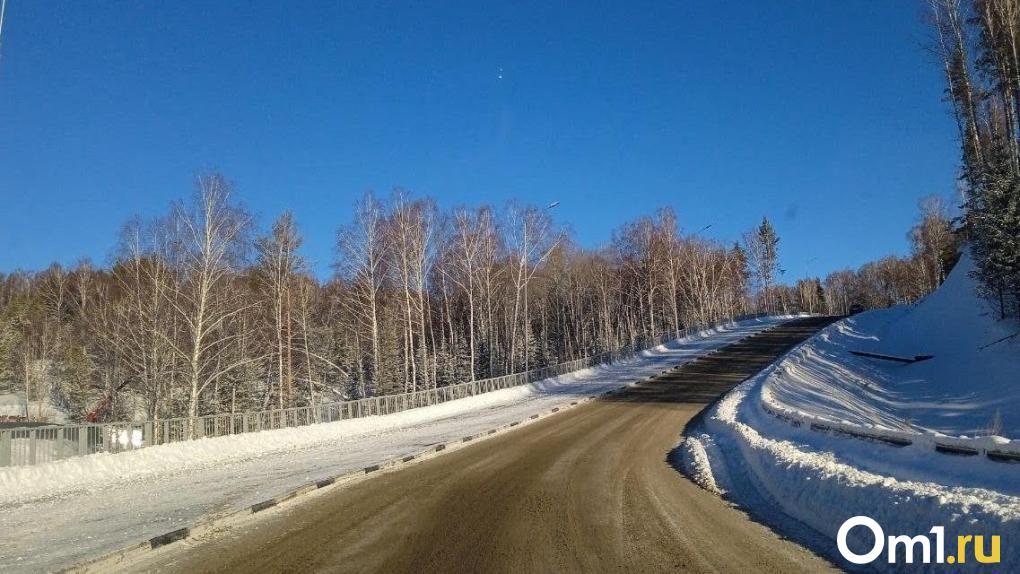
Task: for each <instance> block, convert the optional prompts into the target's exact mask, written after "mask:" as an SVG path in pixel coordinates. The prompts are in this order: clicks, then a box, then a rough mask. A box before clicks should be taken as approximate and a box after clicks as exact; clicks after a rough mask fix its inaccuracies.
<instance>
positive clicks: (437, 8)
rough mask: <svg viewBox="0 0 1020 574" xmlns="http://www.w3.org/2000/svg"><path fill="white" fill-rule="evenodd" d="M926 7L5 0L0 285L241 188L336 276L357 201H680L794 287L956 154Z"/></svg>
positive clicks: (609, 222) (621, 211)
mask: <svg viewBox="0 0 1020 574" xmlns="http://www.w3.org/2000/svg"><path fill="white" fill-rule="evenodd" d="M922 12H923V3H922V2H920V1H918V2H914V1H911V0H895V1H880V0H871V1H823V2H819V1H816V0H810V1H809V0H784V1H782V2H765V1H762V2H737V1H730V2H707V1H702V0H684V1H679V0H676V1H669V2H650V3H643V2H633V1H626V2H618V3H597V2H578V3H575V4H569V3H559V2H545V1H540V2H517V1H515V2H506V3H504V4H502V5H496V3H492V2H467V1H465V2H415V3H410V2H409V3H406V4H403V3H400V4H398V3H390V2H379V1H372V2H363V3H358V2H353V1H352V2H325V1H324V2H310V1H295V2H284V1H280V2H221V1H203V2H189V1H185V0H179V1H174V2H134V1H113V0H105V1H102V2H77V1H65V2H55V1H48V0H8V12H7V21H6V22H5V24H4V30H3V52H2V55H0V271H4V272H7V271H11V270H13V269H15V268H32V269H39V268H43V267H45V266H46V265H48V263H49V262H51V261H54V260H56V261H60V262H64V263H72V262H74V261H75V260H77V259H79V258H80V257H82V256H88V257H91V258H92V259H93V260H95V261H97V262H105V261H106V260H107V258H108V256H109V254H110V252H111V249H112V247H113V245H114V243H115V238H116V233H117V230H118V228H119V227H120V226H121V225H122V224H123V223H124V222H125V221H126V220H127V219H128V218H130V217H131V216H132V215H135V214H138V215H142V216H154V215H157V214H162V213H164V212H165V211H166V209H167V206H168V205H169V203H170V201H171V200H173V199H175V198H179V197H185V196H187V195H188V194H190V193H191V190H192V181H193V178H194V176H195V174H196V173H198V172H200V171H202V170H205V169H207V168H216V169H218V170H220V171H222V172H223V173H225V174H226V175H227V177H228V178H230V179H231V180H233V181H234V182H235V183H236V184H237V186H238V191H239V197H240V198H241V199H242V200H243V202H244V203H245V205H247V206H248V207H249V208H250V209H252V210H253V211H255V212H256V213H258V214H259V215H260V218H261V222H262V223H263V225H268V223H269V222H270V221H271V219H272V218H274V217H275V216H276V214H278V213H279V212H280V211H281V210H283V209H284V208H290V209H292V210H293V211H294V213H295V216H296V218H297V220H298V223H299V224H300V226H301V229H302V231H303V233H304V235H305V238H306V249H305V254H306V255H307V256H308V257H309V258H310V259H312V260H313V262H314V263H315V265H316V269H317V271H318V272H319V274H320V275H322V276H325V275H327V274H328V273H329V264H330V262H331V260H332V258H333V253H334V239H335V232H336V229H337V227H338V226H339V225H341V224H343V223H346V222H348V221H349V220H350V211H351V209H350V208H351V205H352V203H353V202H354V200H355V199H356V198H357V197H359V196H360V195H361V194H362V193H363V192H364V191H366V190H372V191H376V192H379V193H382V194H386V193H388V192H389V190H390V189H391V188H393V187H397V186H399V187H403V188H406V189H408V190H410V191H411V192H413V193H416V194H427V195H431V196H433V197H435V198H436V199H437V200H438V201H439V202H440V205H441V206H443V207H451V206H455V205H460V204H477V203H483V202H484V203H492V204H495V205H502V204H503V203H504V202H505V201H506V200H507V199H510V198H519V199H521V200H523V201H526V202H532V203H536V204H545V203H548V202H550V201H560V202H561V204H560V207H558V208H557V209H556V211H555V216H556V218H557V219H558V220H560V221H563V222H568V223H570V224H571V225H572V227H573V229H574V232H575V236H576V238H577V240H578V241H579V242H580V243H581V244H583V245H586V246H589V247H597V246H599V245H602V244H604V243H605V242H607V241H608V240H609V238H610V234H611V232H612V229H613V228H615V227H616V226H618V225H619V224H621V223H622V222H624V221H626V220H629V219H633V218H635V217H637V216H639V215H641V214H645V213H651V212H652V211H654V209H655V208H656V207H658V206H660V205H671V206H672V207H673V208H674V209H675V210H676V212H677V213H678V215H679V218H680V222H681V224H683V225H684V226H685V227H686V228H687V229H690V230H696V229H699V228H702V227H704V226H706V225H712V227H711V228H710V229H709V230H708V232H707V234H708V235H710V236H712V237H715V238H717V239H722V240H727V241H733V240H735V239H737V238H739V237H740V234H741V232H742V231H744V230H745V229H748V228H750V227H751V226H753V225H755V224H756V223H757V222H758V221H760V219H761V217H762V216H763V215H767V216H769V218H770V219H773V220H774V222H775V225H776V227H777V229H778V231H779V233H780V236H781V238H782V242H781V244H780V246H781V259H782V264H783V266H784V267H786V268H787V269H788V274H787V279H792V278H795V277H799V276H804V275H816V274H817V275H824V274H825V273H826V272H828V271H830V270H834V269H838V268H843V267H846V266H857V265H859V264H861V263H864V262H866V261H868V260H871V259H874V258H877V257H880V256H883V255H886V254H890V253H897V254H905V253H906V252H907V250H908V246H907V242H906V239H905V234H906V231H907V229H908V227H909V226H910V225H911V223H912V221H913V219H914V216H915V211H916V204H917V201H918V199H919V198H920V197H922V196H924V195H929V194H933V193H939V194H944V195H949V194H951V193H952V192H953V189H954V173H955V170H956V165H957V156H958V153H957V144H956V141H955V137H954V126H953V123H952V120H951V118H950V116H949V115H948V112H947V109H946V107H945V105H944V104H943V102H942V79H941V77H940V75H939V69H938V67H937V66H936V65H935V64H934V62H933V60H932V58H931V56H929V55H928V54H927V53H926V52H925V50H924V49H923V47H922V45H923V44H924V42H925V41H926V39H927V37H928V36H927V30H926V29H925V27H924V25H923V23H922V19H921V15H922Z"/></svg>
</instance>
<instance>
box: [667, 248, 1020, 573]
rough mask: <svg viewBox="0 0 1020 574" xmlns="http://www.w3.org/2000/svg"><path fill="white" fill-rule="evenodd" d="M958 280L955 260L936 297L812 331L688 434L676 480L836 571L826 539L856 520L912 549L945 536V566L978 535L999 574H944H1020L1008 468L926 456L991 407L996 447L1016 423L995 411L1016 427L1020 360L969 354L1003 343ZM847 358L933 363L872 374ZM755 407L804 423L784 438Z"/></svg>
mask: <svg viewBox="0 0 1020 574" xmlns="http://www.w3.org/2000/svg"><path fill="white" fill-rule="evenodd" d="M969 267H970V261H969V258H966V257H965V258H964V259H963V260H961V263H960V264H959V265H958V266H957V268H956V269H954V271H953V273H952V275H951V276H950V278H949V280H948V281H947V282H946V284H945V285H944V286H943V288H942V289H940V290H938V291H936V293H934V294H933V295H931V296H930V297H928V298H927V299H926V300H925V301H923V302H921V303H920V304H918V305H916V306H914V307H911V308H895V309H889V310H883V311H872V312H869V313H866V314H863V315H860V316H857V317H853V318H850V319H847V320H844V321H841V322H839V323H837V324H835V325H833V326H831V327H829V328H827V329H825V330H823V331H822V332H821V333H820V334H818V335H816V336H815V337H813V338H812V339H810V340H809V341H808V342H806V343H805V344H803V345H801V346H800V347H798V348H796V349H794V350H793V351H791V352H790V353H788V354H787V355H786V356H785V357H784V358H783V359H782V360H780V361H777V363H775V364H774V365H772V366H771V367H769V368H768V369H766V370H764V371H763V372H762V373H760V374H759V375H757V376H756V377H754V378H752V379H751V380H749V381H747V382H745V383H743V384H741V385H740V386H738V387H737V388H736V389H734V390H733V391H731V392H730V393H729V394H727V395H726V397H725V398H724V399H723V400H721V401H720V402H719V403H718V404H717V405H715V406H714V407H712V408H711V409H710V410H709V411H708V412H707V413H706V415H705V417H704V418H703V422H702V423H701V425H700V426H699V427H697V428H695V429H690V430H689V431H688V436H687V437H686V438H685V440H684V442H683V443H682V444H681V446H680V450H681V453H682V455H683V457H682V458H683V461H682V462H683V464H684V466H685V470H687V471H688V473H689V474H690V475H691V477H692V478H693V479H695V480H696V481H698V482H699V483H701V484H702V485H703V486H705V487H706V488H708V489H710V490H721V491H723V492H725V493H726V495H727V497H728V498H730V499H731V500H734V501H735V502H737V503H739V504H741V505H742V506H744V507H745V508H747V509H748V511H749V512H750V513H751V514H752V515H753V516H756V517H758V518H759V519H761V520H762V521H764V522H766V523H769V524H770V525H772V526H773V527H775V528H776V529H777V530H779V531H781V532H784V533H785V534H787V535H789V536H792V537H794V538H796V539H798V540H800V541H801V542H802V543H805V544H807V545H808V546H810V547H812V548H814V549H815V550H816V551H818V552H820V553H821V554H824V555H826V556H828V557H830V558H831V559H832V560H834V562H835V563H836V564H837V565H839V566H841V567H844V568H849V567H852V566H853V565H852V564H850V563H848V562H847V561H845V560H843V559H842V558H841V557H840V556H839V553H838V551H837V549H836V543H835V539H836V533H837V532H838V529H839V527H840V525H841V524H842V523H843V522H844V521H845V520H846V519H848V518H850V517H853V516H856V515H866V516H870V517H871V518H873V519H875V520H876V521H878V523H879V524H880V525H881V526H882V527H883V529H884V531H885V533H886V535H901V534H907V535H910V536H915V535H918V534H926V533H928V531H929V530H930V529H931V527H933V526H944V527H945V529H946V552H947V555H948V554H952V553H955V550H956V536H957V535H968V534H972V535H979V534H981V535H985V540H986V541H987V540H988V539H989V536H991V535H999V536H1000V537H1001V541H1002V564H1000V565H999V566H997V567H995V566H991V567H990V566H985V565H980V564H976V563H975V561H974V559H973V554H971V557H970V559H969V560H968V563H967V564H965V565H961V564H955V565H953V566H952V569H953V570H955V571H967V570H968V569H974V570H978V571H980V570H982V569H984V570H987V571H995V572H1006V571H1014V572H1015V571H1020V546H1018V545H1020V464H1013V463H1003V462H995V461H992V460H989V459H988V458H987V457H985V456H983V455H978V456H968V457H964V456H955V455H948V454H943V453H937V452H935V451H934V449H933V444H934V443H933V441H934V439H935V437H936V436H940V435H939V434H938V433H960V434H967V433H970V434H975V433H976V432H977V431H978V430H979V429H981V427H982V426H983V425H984V424H985V423H986V418H987V417H989V415H990V414H991V413H994V412H995V410H996V408H1001V412H1002V418H1003V420H1004V421H1007V420H1009V421H1011V422H1009V423H1008V425H1004V429H1005V434H1009V435H1010V436H1014V437H1016V436H1017V431H1018V430H1020V429H1018V421H1017V420H1016V419H1009V418H1007V410H1008V409H1011V410H1010V413H1009V415H1010V416H1012V417H1015V416H1017V415H1016V412H1017V411H1016V408H1017V406H1018V400H1020V399H1018V397H1020V385H1016V383H1017V373H1018V372H1020V355H1018V354H1017V348H1016V343H1012V342H1003V343H999V344H997V345H993V346H991V347H988V348H987V349H984V350H980V349H979V347H980V346H981V345H986V344H988V343H990V342H992V341H995V340H997V339H999V338H1001V337H1002V336H1005V335H1008V334H1009V331H1008V330H1007V329H1006V328H1005V327H1002V326H1000V325H998V324H995V323H994V322H993V321H992V320H990V319H989V318H988V317H986V316H984V315H982V314H981V312H980V311H978V310H976V309H978V308H979V307H978V302H977V301H976V299H975V297H974V295H973V292H972V291H970V287H969V286H968V285H972V282H971V280H970V278H969V277H967V271H969ZM943 317H944V318H945V319H944V320H943ZM1014 328H1015V327H1014ZM849 349H855V350H856V349H860V350H867V351H872V352H879V353H884V354H895V355H915V354H932V355H936V357H935V359H932V360H931V361H928V362H922V363H916V364H913V365H899V364H885V363H877V362H875V361H873V360H871V359H862V358H860V357H855V356H853V355H850V354H849V353H848V350H849ZM765 405H767V406H768V407H769V410H771V411H772V412H773V413H774V412H777V411H780V412H783V413H784V414H786V415H789V416H791V417H792V419H793V420H801V421H803V422H802V424H800V425H799V426H794V425H792V424H791V423H790V422H789V420H783V419H780V418H778V417H776V416H774V414H772V413H770V412H768V411H767V410H766V409H765V408H764V406H765ZM813 421H826V422H832V423H836V424H834V425H833V426H838V427H840V428H843V429H853V428H859V429H862V430H868V431H871V432H877V433H879V434H881V433H883V431H889V433H888V434H891V435H896V436H906V437H911V438H912V440H913V444H911V445H910V446H906V447H895V446H892V445H889V444H885V443H882V442H875V441H868V440H862V439H858V438H853V437H849V436H846V435H838V434H831V433H827V432H819V431H817V430H811V428H810V423H811V422H813ZM939 440H944V439H942V438H940V439H939ZM949 440H950V441H951V440H952V439H949ZM996 442H998V443H1000V445H1001V443H1004V442H1006V441H1005V439H993V438H992V437H984V438H983V439H979V440H977V441H973V442H972V443H971V444H980V445H982V446H987V445H989V444H995V443H996ZM705 459H707V463H706V462H705ZM865 532H866V531H865V530H864V529H861V528H858V529H855V530H854V531H852V535H861V536H860V537H859V538H857V539H856V544H858V545H859V546H856V548H858V549H860V550H859V551H862V550H864V549H867V548H870V540H871V539H870V534H869V535H867V536H865V535H864V534H865ZM865 539H867V542H868V543H869V545H867V546H865ZM851 540H852V541H853V540H854V539H853V538H851ZM987 545H988V542H986V547H987ZM851 547H852V548H853V547H854V545H853V544H851ZM886 559H887V557H886V554H885V553H883V555H882V556H881V557H880V558H879V560H877V561H876V562H874V563H872V564H871V566H872V567H873V568H875V569H877V570H879V571H882V570H889V571H902V570H903V569H904V568H907V569H909V571H911V572H914V571H918V572H921V571H934V570H939V569H941V568H945V567H946V566H937V565H931V566H928V567H925V566H923V565H920V564H917V563H915V564H912V565H909V566H908V565H905V564H902V563H900V564H898V565H890V564H888V562H887V561H886ZM919 559H920V556H918V560H919ZM902 560H903V558H902V549H901V557H900V561H901V562H902Z"/></svg>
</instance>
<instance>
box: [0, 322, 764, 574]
mask: <svg viewBox="0 0 1020 574" xmlns="http://www.w3.org/2000/svg"><path fill="white" fill-rule="evenodd" d="M781 321H782V320H781V319H755V320H750V321H744V322H741V323H740V324H738V325H734V326H730V327H722V328H717V329H714V330H712V331H705V332H703V333H702V334H700V335H699V336H696V337H691V338H688V339H685V340H683V341H680V342H677V343H671V344H669V345H666V346H661V347H658V348H656V349H654V350H652V351H646V352H644V353H642V355H641V357H639V358H637V359H635V360H632V361H630V362H627V363H618V364H616V365H612V366H606V367H594V368H590V369H585V370H582V371H577V372H575V373H571V374H568V375H563V376H561V377H557V378H554V379H548V380H545V381H540V382H538V383H534V384H532V385H528V386H523V387H516V388H512V389H505V390H502V391H496V392H492V393H486V394H484V395H479V396H475V397H470V398H467V399H461V400H457V401H451V402H449V403H444V404H441V405H436V406H432V407H425V408H421V409H414V410H410V411H405V412H402V413H397V414H393V415H386V416H381V417H368V418H364V419H353V420H347V421H341V422H336V423H330V424H322V425H313V426H309V427H300V428H293V429H285V430H278V431H268V432H263V433H252V434H246V435H236V436H232V437H220V438H210V439H203V440H199V441H193V442H187V443H177V444H171V445H164V446H155V447H151V448H147V449H142V450H138V451H132V452H126V453H120V454H113V455H111V454H98V455H92V456H87V457H81V458H74V459H68V460H64V461H60V462H55V463H51V464H44V465H39V466H28V467H12V468H4V469H0V532H2V533H3V535H2V536H0V572H10V571H27V572H35V571H52V570H55V569H59V568H62V567H65V566H68V565H71V564H74V563H77V562H80V561H82V560H84V559H88V558H92V557H95V556H97V555H101V554H105V553H107V552H110V551H113V550H117V549H120V548H123V547H124V546H127V545H129V544H133V543H137V542H139V541H142V540H145V539H148V538H150V537H152V536H156V535H158V534H162V533H165V532H168V531H170V530H173V529H175V528H180V527H181V526H183V525H189V524H193V523H195V522H196V521H197V520H199V519H200V518H202V517H207V516H210V515H222V514H226V513H229V512H231V511H234V510H237V509H241V508H244V507H246V506H250V505H251V504H254V503H256V502H259V501H262V500H265V499H266V498H269V497H272V496H276V495H279V494H282V493H284V492H287V491H288V490H291V489H294V488H297V487H299V486H302V485H304V484H308V483H309V482H314V481H316V480H320V479H322V478H326V477H330V476H335V475H338V474H342V473H344V472H347V471H351V470H355V469H360V468H364V467H366V466H369V465H372V464H379V463H381V462H385V461H387V460H392V459H396V458H400V457H403V456H406V455H408V454H415V453H418V452H420V451H422V450H424V449H426V448H428V447H429V446H431V445H435V444H438V443H445V442H448V441H451V440H457V439H459V438H461V437H463V436H465V435H470V434H478V433H480V432H484V431H486V430H488V429H492V428H495V427H498V426H501V425H503V424H507V423H509V422H513V421H519V420H521V419H525V418H528V417H529V416H530V415H532V414H536V413H539V412H548V410H550V409H551V408H554V407H557V406H563V405H564V404H567V403H569V402H571V401H574V400H577V398H578V397H584V396H591V395H597V394H599V393H602V392H604V391H606V390H610V389H615V388H619V387H620V386H622V385H625V384H628V383H632V382H634V381H636V380H637V379H640V378H643V377H647V376H649V375H652V374H656V373H658V372H660V371H661V370H662V369H664V368H666V367H667V366H672V365H675V364H679V363H683V362H686V361H688V360H692V359H694V358H695V357H697V356H699V355H701V354H703V353H707V352H709V351H711V350H713V349H717V348H720V347H723V346H725V345H727V344H729V343H732V342H734V341H736V340H738V339H741V338H743V337H745V336H748V335H750V334H752V333H754V332H757V331H760V330H762V329H765V328H768V327H769V326H772V325H775V324H777V323H779V322H781Z"/></svg>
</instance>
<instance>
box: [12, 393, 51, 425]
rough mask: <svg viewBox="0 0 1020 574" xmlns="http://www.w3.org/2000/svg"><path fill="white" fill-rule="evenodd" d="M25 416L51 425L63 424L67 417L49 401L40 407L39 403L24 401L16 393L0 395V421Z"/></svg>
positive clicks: (22, 397)
mask: <svg viewBox="0 0 1020 574" xmlns="http://www.w3.org/2000/svg"><path fill="white" fill-rule="evenodd" d="M27 416H31V418H32V420H43V421H46V422H52V423H63V422H64V421H65V420H66V419H67V415H65V414H64V412H63V411H61V410H60V409H59V408H57V407H56V406H54V405H53V404H51V403H50V402H49V401H46V402H44V403H43V404H42V405H41V406H40V403H39V401H26V400H25V397H24V396H22V395H19V394H17V393H5V394H0V419H3V418H5V417H11V418H22V417H27Z"/></svg>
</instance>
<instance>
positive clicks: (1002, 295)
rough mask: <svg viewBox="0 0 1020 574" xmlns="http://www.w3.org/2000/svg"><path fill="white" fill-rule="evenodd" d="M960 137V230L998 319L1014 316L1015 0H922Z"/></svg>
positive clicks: (1017, 313)
mask: <svg viewBox="0 0 1020 574" xmlns="http://www.w3.org/2000/svg"><path fill="white" fill-rule="evenodd" d="M929 8H930V10H929V19H930V23H931V28H932V30H933V40H932V42H931V51H932V53H933V54H934V56H935V60H936V61H937V62H938V64H939V66H940V67H941V69H942V71H943V72H944V74H945V81H946V90H945V97H946V100H947V101H948V102H949V104H950V106H951V110H952V115H953V118H954V120H955V121H956V126H957V128H958V134H959V141H960V156H961V169H960V187H961V191H962V193H963V195H964V202H963V211H964V213H963V217H962V225H961V226H960V232H961V236H962V237H964V238H965V239H966V240H967V241H968V243H969V245H970V249H971V252H972V254H973V256H974V261H975V264H976V265H977V269H978V270H977V273H978V278H979V279H980V281H981V283H982V285H983V289H984V291H985V293H984V295H985V296H986V297H987V298H988V299H989V300H990V301H991V302H992V304H993V305H994V306H995V307H996V308H997V310H998V313H999V317H1000V318H1002V319H1005V318H1007V317H1012V318H1020V0H929Z"/></svg>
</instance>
